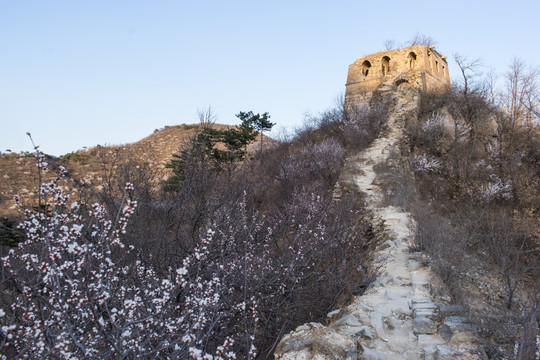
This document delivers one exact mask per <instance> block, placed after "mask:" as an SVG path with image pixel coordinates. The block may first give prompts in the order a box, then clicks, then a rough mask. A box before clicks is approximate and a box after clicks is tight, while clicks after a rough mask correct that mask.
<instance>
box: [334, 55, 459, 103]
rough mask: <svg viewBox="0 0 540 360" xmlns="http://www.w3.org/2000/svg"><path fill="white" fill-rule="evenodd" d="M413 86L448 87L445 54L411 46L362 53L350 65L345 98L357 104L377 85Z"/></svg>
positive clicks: (428, 87)
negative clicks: (369, 53) (366, 53)
mask: <svg viewBox="0 0 540 360" xmlns="http://www.w3.org/2000/svg"><path fill="white" fill-rule="evenodd" d="M384 85H386V86H392V87H396V88H401V87H415V88H418V89H421V90H423V91H426V90H434V89H440V88H444V87H448V86H450V76H449V74H448V63H447V62H446V56H442V55H441V54H439V53H438V52H437V51H436V50H435V47H433V46H425V45H413V46H409V47H406V48H402V49H397V50H388V51H381V52H378V53H375V54H371V55H367V56H362V57H361V58H358V59H357V60H356V61H355V62H354V63H352V64H351V65H349V72H348V75H347V84H346V85H345V101H346V103H348V104H357V103H359V102H363V101H366V99H369V98H371V94H372V93H373V91H374V90H376V89H377V88H379V87H380V86H384Z"/></svg>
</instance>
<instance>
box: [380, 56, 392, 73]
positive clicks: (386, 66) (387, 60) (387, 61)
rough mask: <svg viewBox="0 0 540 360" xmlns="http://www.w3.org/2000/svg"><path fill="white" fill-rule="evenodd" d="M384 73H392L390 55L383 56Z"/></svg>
mask: <svg viewBox="0 0 540 360" xmlns="http://www.w3.org/2000/svg"><path fill="white" fill-rule="evenodd" d="M381 63H382V74H383V76H386V75H388V73H390V58H389V57H388V56H385V57H383V58H382V61H381Z"/></svg>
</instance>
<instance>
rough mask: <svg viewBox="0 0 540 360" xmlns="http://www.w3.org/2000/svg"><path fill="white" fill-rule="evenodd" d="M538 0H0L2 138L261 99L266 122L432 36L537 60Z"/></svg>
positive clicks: (469, 50)
mask: <svg viewBox="0 0 540 360" xmlns="http://www.w3.org/2000/svg"><path fill="white" fill-rule="evenodd" d="M539 15H540V1H536V0H526V1H524V0H515V1H513V2H508V1H498V0H492V1H484V0H475V1H471V0H468V1H463V0H456V1H447V2H441V1H404V0H401V1H393V0H386V1H369V2H367V1H358V0H357V1H343V0H333V1H328V0H327V1H317V0H311V1H303V0H302V1H294V0H289V1H281V0H274V1H257V0H251V1H234V0H231V1H212V0H207V1H181V0H176V1H173V0H153V1H150V0H145V1H139V0H129V1H127V0H92V1H89V0H87V1H82V0H65V1H57V0H0V151H1V152H5V151H6V150H8V149H9V150H11V151H14V152H20V151H32V144H31V143H30V141H29V139H28V137H27V136H26V132H31V134H32V137H33V138H34V141H35V142H36V144H38V145H39V146H40V149H41V150H42V151H44V152H45V153H48V154H52V155H61V154H65V153H68V152H71V151H76V150H78V149H83V148H85V147H92V146H96V145H98V144H100V145H117V144H125V143H131V142H135V141H138V140H140V139H142V138H144V137H146V136H148V135H150V134H151V133H152V132H153V131H154V130H155V129H160V128H163V127H164V126H166V125H177V124H182V123H186V124H189V123H196V122H198V119H197V111H198V110H199V109H203V108H206V107H208V106H211V107H212V108H213V109H214V111H215V113H216V115H217V117H218V122H220V123H225V124H237V123H238V122H239V121H238V119H237V118H236V117H235V114H237V113H238V112H240V111H250V110H251V111H253V112H255V113H263V112H269V113H270V115H271V121H273V122H275V123H276V126H275V127H274V130H273V131H272V134H271V135H272V136H279V135H280V134H282V133H283V132H287V131H289V132H290V131H291V130H292V129H294V128H297V127H300V126H301V124H302V123H303V120H304V118H305V115H306V113H311V114H317V113H319V112H321V111H324V110H325V109H328V108H330V107H332V106H333V104H334V100H335V98H336V97H337V96H339V95H340V94H344V91H345V82H346V78H347V69H348V66H349V65H350V64H351V63H353V62H354V61H355V60H356V59H357V58H358V57H361V56H364V55H367V54H370V53H374V52H377V51H382V50H384V43H385V41H387V40H394V41H396V42H406V41H407V40H410V39H411V38H413V37H414V35H415V34H417V33H419V34H424V35H426V36H430V37H432V38H433V39H435V40H436V42H437V47H436V49H437V51H438V52H440V53H441V54H442V55H447V56H448V58H449V71H450V74H451V77H452V78H455V77H456V76H457V75H459V74H458V72H457V70H456V65H455V64H454V63H453V61H452V60H451V59H452V58H453V56H454V54H456V53H458V54H461V55H464V56H467V57H469V58H481V59H482V60H483V63H484V64H485V65H486V71H488V70H489V69H490V68H493V69H494V70H495V71H496V72H498V73H501V74H502V73H504V72H505V71H506V70H507V68H508V65H509V64H510V63H511V62H512V60H513V58H515V57H518V58H521V59H522V60H523V61H524V62H525V63H527V64H528V65H531V66H534V67H539V66H540V41H539V36H540V21H539Z"/></svg>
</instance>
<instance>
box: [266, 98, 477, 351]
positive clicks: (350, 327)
mask: <svg viewBox="0 0 540 360" xmlns="http://www.w3.org/2000/svg"><path fill="white" fill-rule="evenodd" d="M382 90H384V95H383V96H392V97H394V98H393V99H392V100H393V101H392V103H393V104H394V109H392V112H391V116H390V118H389V120H388V128H387V129H386V130H385V132H384V134H383V136H381V137H379V138H378V139H376V140H375V141H374V142H373V144H372V145H371V146H370V147H369V148H368V149H366V150H365V151H363V152H362V153H360V154H357V155H356V156H353V157H351V158H350V159H348V161H347V163H346V166H345V170H344V172H343V174H342V176H341V178H340V180H339V183H340V186H341V187H342V188H344V187H353V186H354V187H357V189H358V190H359V191H361V192H363V193H364V194H365V197H366V202H367V206H368V208H369V209H370V210H371V211H372V212H373V218H374V223H375V226H376V227H377V228H383V229H384V234H382V235H383V236H382V237H383V239H384V241H382V243H381V244H380V245H379V247H378V249H377V251H376V253H375V254H374V259H375V260H374V262H373V266H375V267H380V268H381V271H380V274H379V276H378V277H377V279H376V281H375V282H374V283H373V284H372V286H371V287H370V288H369V289H368V290H367V291H366V292H365V293H364V294H363V295H362V296H359V297H357V298H356V299H355V300H354V301H353V303H352V304H350V305H349V306H347V307H346V308H343V309H340V310H336V311H333V312H331V313H329V314H328V317H329V318H330V320H329V322H330V323H329V325H327V326H323V325H321V324H319V323H310V324H305V325H302V326H300V327H298V328H297V329H296V330H295V331H293V332H291V333H290V334H288V335H286V336H284V337H283V338H282V339H281V341H280V343H279V344H278V346H277V349H276V352H275V358H276V359H282V360H286V359H287V360H288V359H291V360H292V359H298V360H299V359H369V360H383V359H388V360H391V359H410V360H416V359H418V360H420V359H426V360H428V359H434V360H435V359H485V358H486V356H485V354H484V353H483V351H482V350H481V347H480V346H479V344H478V341H477V337H476V335H475V326H474V325H473V324H472V323H471V322H470V321H469V319H468V318H467V316H466V313H465V310H464V309H463V308H462V307H461V306H457V305H451V304H448V303H446V302H444V301H442V300H440V299H439V298H437V297H436V296H435V295H436V294H433V293H432V285H433V283H434V282H437V281H439V280H438V279H437V277H436V276H435V274H434V273H433V272H432V271H431V270H430V268H429V267H428V266H427V264H428V259H426V258H425V255H423V254H422V253H418V252H411V251H410V249H411V247H412V245H414V228H415V226H414V220H413V219H412V217H411V215H410V214H409V213H408V212H406V211H404V210H403V209H402V208H400V207H396V206H386V205H384V201H383V200H384V197H383V195H382V191H381V189H380V186H379V184H378V178H377V174H376V172H375V171H374V169H373V167H374V166H375V165H376V164H379V163H381V162H388V161H389V157H390V154H391V153H392V152H394V153H395V151H396V150H397V149H399V146H400V142H401V141H402V140H403V129H404V116H406V115H407V114H409V113H410V112H412V111H415V109H416V106H417V95H416V94H415V93H413V92H407V91H404V92H396V91H392V90H391V89H382Z"/></svg>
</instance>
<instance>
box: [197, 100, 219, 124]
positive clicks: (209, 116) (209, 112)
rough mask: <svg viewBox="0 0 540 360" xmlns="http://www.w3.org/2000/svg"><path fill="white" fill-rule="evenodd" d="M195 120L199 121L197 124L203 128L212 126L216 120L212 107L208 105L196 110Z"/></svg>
mask: <svg viewBox="0 0 540 360" xmlns="http://www.w3.org/2000/svg"><path fill="white" fill-rule="evenodd" d="M197 118H198V119H199V123H200V124H201V125H202V126H203V127H208V126H210V125H212V124H215V123H216V121H217V119H218V117H217V114H216V111H215V110H214V108H213V107H212V105H208V106H205V107H203V108H201V109H199V110H197Z"/></svg>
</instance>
